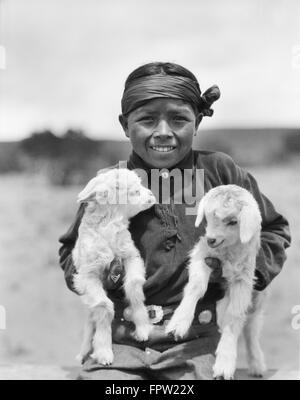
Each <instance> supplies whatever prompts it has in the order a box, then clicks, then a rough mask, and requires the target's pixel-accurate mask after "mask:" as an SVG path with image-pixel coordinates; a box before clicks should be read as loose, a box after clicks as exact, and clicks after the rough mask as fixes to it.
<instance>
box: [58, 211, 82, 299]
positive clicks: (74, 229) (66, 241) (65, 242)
mask: <svg viewBox="0 0 300 400" xmlns="http://www.w3.org/2000/svg"><path fill="white" fill-rule="evenodd" d="M84 209H85V204H81V205H80V207H79V209H78V211H77V214H76V218H75V221H74V222H73V224H72V225H71V226H70V228H69V229H68V231H67V232H66V233H65V234H64V235H62V236H61V237H60V238H59V242H60V243H62V246H61V247H60V249H59V264H60V266H61V268H62V270H63V271H64V274H65V280H66V284H67V286H68V288H69V289H70V290H72V291H73V292H75V293H77V292H76V290H75V288H74V285H73V275H74V274H75V273H76V268H75V265H74V263H73V259H72V250H73V249H74V246H75V243H76V240H77V237H78V228H79V225H80V223H81V219H82V216H83V214H84ZM77 294H78V293H77Z"/></svg>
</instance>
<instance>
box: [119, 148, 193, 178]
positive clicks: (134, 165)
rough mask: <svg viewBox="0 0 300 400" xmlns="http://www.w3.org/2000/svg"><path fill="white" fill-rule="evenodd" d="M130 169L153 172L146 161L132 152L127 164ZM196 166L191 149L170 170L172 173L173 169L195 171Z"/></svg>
mask: <svg viewBox="0 0 300 400" xmlns="http://www.w3.org/2000/svg"><path fill="white" fill-rule="evenodd" d="M127 166H128V168H129V169H138V168H140V169H143V170H145V171H146V172H147V174H149V173H150V172H151V169H152V168H151V166H149V165H148V164H147V163H145V161H144V160H143V159H142V158H141V157H140V156H139V155H138V154H137V153H136V152H135V151H132V153H131V155H130V157H129V160H128V164H127ZM193 166H194V152H193V149H191V150H190V151H189V152H188V153H187V154H186V155H185V157H184V158H183V159H182V160H181V161H179V163H177V164H176V165H174V166H173V167H172V168H169V169H168V170H169V171H171V170H173V169H180V170H182V171H183V170H185V169H193Z"/></svg>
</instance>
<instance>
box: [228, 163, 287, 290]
mask: <svg viewBox="0 0 300 400" xmlns="http://www.w3.org/2000/svg"><path fill="white" fill-rule="evenodd" d="M224 168H225V169H226V171H224ZM222 172H223V173H224V172H225V173H226V175H227V179H228V182H227V183H228V184H229V183H232V184H237V185H239V186H242V187H244V188H245V189H247V190H249V191H250V192H251V193H252V195H253V196H254V198H255V199H256V201H257V203H258V205H259V208H260V212H261V216H262V232H261V249H260V251H259V254H258V256H257V259H256V271H255V272H256V277H257V281H256V284H255V289H256V290H263V289H265V287H266V286H268V284H269V283H270V282H271V281H272V279H273V278H275V276H276V275H277V274H279V272H280V271H281V269H282V267H283V264H284V262H285V260H286V252H285V250H286V249H287V248H288V247H289V246H290V244H291V236H290V229H289V224H288V222H287V220H286V218H285V217H283V216H282V215H281V214H279V213H278V212H277V211H276V210H275V208H274V206H273V204H272V203H271V201H270V200H269V199H268V198H267V197H266V196H264V195H263V194H262V193H261V192H260V190H259V187H258V185H257V182H256V180H255V178H254V177H253V176H252V175H251V174H250V173H249V172H247V171H245V170H244V169H242V168H240V167H239V166H237V165H236V164H235V163H234V161H233V160H232V159H231V158H230V157H229V156H226V162H225V166H224V164H223V171H222Z"/></svg>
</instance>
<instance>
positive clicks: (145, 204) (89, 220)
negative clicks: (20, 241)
mask: <svg viewBox="0 0 300 400" xmlns="http://www.w3.org/2000/svg"><path fill="white" fill-rule="evenodd" d="M78 202H79V203H87V205H86V207H85V212H84V215H83V218H82V222H81V224H80V227H79V231H78V239H77V241H76V244H75V247H74V249H73V252H72V257H73V261H74V264H75V267H76V272H77V273H76V274H75V275H74V287H75V289H76V290H77V291H78V292H79V294H81V298H82V301H83V302H84V303H85V304H86V305H87V306H88V308H89V315H88V320H87V322H86V325H85V330H84V338H83V342H82V345H81V350H80V353H79V355H78V356H77V359H78V360H79V361H80V362H83V361H84V360H85V359H86V357H87V356H89V355H91V357H92V358H94V359H95V360H96V361H97V362H98V363H100V364H103V365H109V364H111V363H112V362H113V351H112V331H111V323H112V320H113V318H114V305H113V303H112V301H111V300H110V299H109V298H108V296H107V294H106V292H105V290H104V288H103V285H102V281H103V278H104V275H105V272H107V268H108V267H109V265H110V263H111V262H112V261H113V260H114V259H115V258H118V259H121V260H122V263H123V265H124V272H125V277H124V291H125V296H126V299H127V300H128V303H129V310H130V314H131V320H132V322H133V323H134V324H135V333H134V336H135V339H136V340H138V341H146V340H148V336H149V333H150V330H151V327H152V325H151V323H150V321H149V317H148V312H147V309H146V307H145V305H144V292H143V284H144V282H145V267H144V262H143V260H142V258H141V255H140V253H139V251H138V250H137V248H136V247H135V245H134V242H133V240H132V238H131V235H130V232H129V230H128V226H129V219H130V218H132V217H133V216H135V215H137V214H138V213H140V212H141V211H144V210H147V209H148V208H150V207H152V206H153V204H154V203H155V202H156V200H155V197H154V195H153V194H152V192H151V191H150V190H148V189H147V188H145V187H144V186H143V185H142V183H141V180H140V178H139V177H138V175H137V174H136V173H135V172H134V171H129V170H128V169H126V168H122V169H108V170H106V171H104V172H102V173H100V174H98V175H97V176H96V177H95V178H93V179H91V181H90V182H89V183H88V184H87V185H86V187H85V188H84V189H83V190H82V191H81V192H80V193H79V195H78Z"/></svg>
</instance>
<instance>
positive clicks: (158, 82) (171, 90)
mask: <svg viewBox="0 0 300 400" xmlns="http://www.w3.org/2000/svg"><path fill="white" fill-rule="evenodd" d="M220 94H221V93H220V90H219V88H218V86H215V85H214V86H212V87H211V88H209V89H208V90H206V92H204V93H203V95H201V91H200V88H199V85H198V84H197V82H195V81H194V80H192V79H190V78H187V77H184V76H178V75H159V74H157V75H149V76H143V77H141V78H137V79H135V80H134V81H132V82H131V83H130V85H128V87H125V90H124V93H123V97H122V101H121V106H122V114H123V115H125V116H127V115H128V114H130V113H131V112H132V111H133V110H135V109H136V108H138V107H141V106H142V105H144V104H145V103H146V102H147V101H149V100H153V99H157V98H172V99H179V100H183V101H184V102H186V103H189V104H190V105H191V106H192V107H193V108H194V110H195V111H196V112H197V113H200V114H202V116H209V117H211V116H212V115H213V110H212V109H211V108H210V107H211V105H212V104H213V103H214V102H215V101H216V100H218V99H219V97H220Z"/></svg>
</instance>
